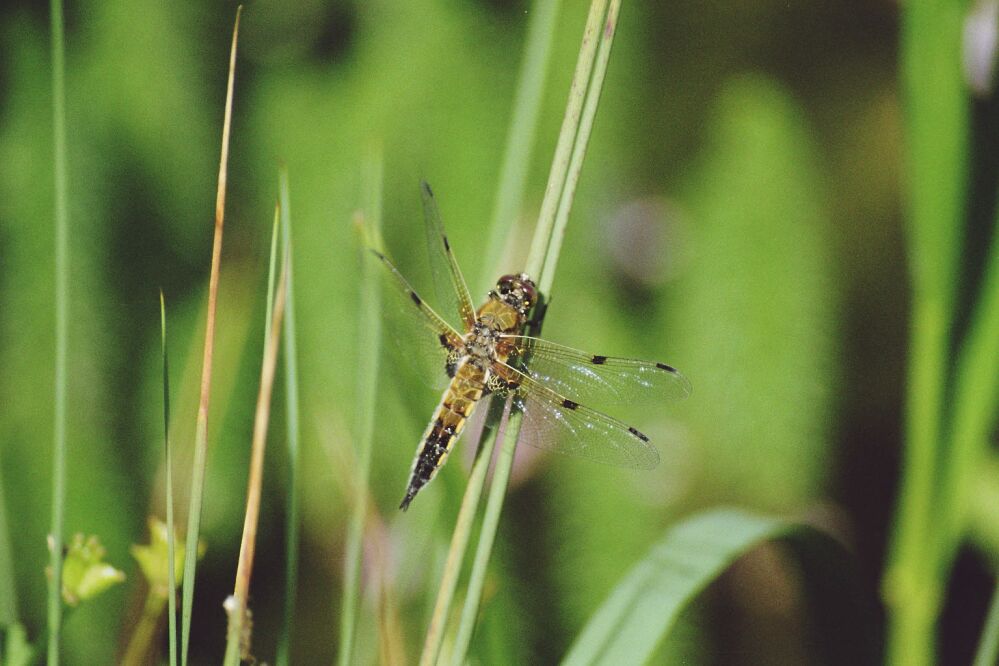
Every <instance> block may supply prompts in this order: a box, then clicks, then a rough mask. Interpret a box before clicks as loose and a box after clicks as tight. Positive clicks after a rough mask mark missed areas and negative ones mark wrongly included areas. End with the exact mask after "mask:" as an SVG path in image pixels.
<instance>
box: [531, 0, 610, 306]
mask: <svg viewBox="0 0 999 666" xmlns="http://www.w3.org/2000/svg"><path fill="white" fill-rule="evenodd" d="M620 10H621V2H620V0H611V3H610V7H609V8H608V9H607V17H606V20H605V21H604V24H603V25H604V29H603V32H602V33H601V35H600V39H599V40H598V44H597V52H596V56H595V59H594V66H593V77H592V80H591V81H590V85H589V87H588V88H587V91H586V97H585V99H584V101H583V109H582V113H581V116H580V118H579V130H578V135H577V137H576V142H575V143H574V144H573V146H572V154H571V157H570V158H569V167H568V172H567V174H566V177H565V185H564V186H563V189H562V195H561V197H560V198H559V204H558V209H557V212H556V214H555V225H554V227H553V228H552V237H551V240H550V241H549V243H548V253H547V254H546V255H545V263H544V266H543V269H542V270H541V272H540V273H539V281H538V286H539V288H540V289H541V291H542V293H545V294H547V293H550V292H551V289H552V282H553V280H554V278H555V267H556V266H557V265H558V258H559V254H560V253H561V251H562V240H563V239H564V238H565V228H566V225H567V224H568V222H569V212H570V211H571V210H572V202H573V199H574V198H575V196H576V185H577V184H578V183H579V173H580V171H581V170H582V168H583V158H584V157H585V156H586V147H587V144H588V143H589V138H590V131H591V130H592V129H593V119H594V117H595V116H596V114H597V104H598V103H599V102H600V92H601V90H602V89H603V80H604V75H605V74H606V73H607V63H608V62H609V61H610V53H611V46H613V45H614V32H615V30H616V29H617V16H618V13H619V12H620Z"/></svg>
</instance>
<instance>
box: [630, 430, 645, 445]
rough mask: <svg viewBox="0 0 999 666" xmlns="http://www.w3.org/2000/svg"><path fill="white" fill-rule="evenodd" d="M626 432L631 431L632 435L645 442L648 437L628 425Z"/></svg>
mask: <svg viewBox="0 0 999 666" xmlns="http://www.w3.org/2000/svg"><path fill="white" fill-rule="evenodd" d="M628 432H630V433H631V434H632V435H634V436H635V437H637V438H638V439H640V440H642V441H643V442H647V441H649V438H648V437H646V436H645V435H643V434H642V433H640V432H638V431H637V430H635V429H634V428H631V427H629V428H628Z"/></svg>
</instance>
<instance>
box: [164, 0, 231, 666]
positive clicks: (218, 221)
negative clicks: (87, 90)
mask: <svg viewBox="0 0 999 666" xmlns="http://www.w3.org/2000/svg"><path fill="white" fill-rule="evenodd" d="M242 12H243V6H242V5H240V6H239V7H237V8H236V20H235V23H234V25H233V28H232V46H231V47H230V50H229V78H228V82H227V84H226V98H225V113H224V116H223V118H224V119H223V122H222V150H221V158H220V159H219V179H218V188H217V190H216V195H215V235H214V239H213V241H212V266H211V272H210V275H209V279H208V312H207V316H206V321H205V350H204V356H203V358H202V365H201V397H200V399H199V401H198V420H197V425H196V427H195V434H194V465H193V471H192V474H191V500H190V506H189V509H188V515H187V543H186V552H185V553H184V593H183V597H184V598H183V627H182V632H181V643H182V645H181V653H180V654H181V663H182V664H184V666H186V665H187V654H188V647H189V645H190V640H191V613H192V611H193V608H194V580H195V576H196V572H197V566H198V539H199V538H200V536H201V507H202V501H203V494H204V487H205V470H206V468H207V465H208V460H207V459H208V405H209V399H210V397H211V387H212V356H213V354H214V350H215V312H216V309H217V304H218V290H219V265H220V262H221V259H222V229H223V225H224V222H225V193H226V178H227V173H228V164H229V131H230V127H231V124H232V98H233V87H234V82H235V76H236V43H237V40H238V36H239V17H240V15H241V14H242Z"/></svg>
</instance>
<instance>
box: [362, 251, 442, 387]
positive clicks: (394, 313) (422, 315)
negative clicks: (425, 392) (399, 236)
mask: <svg viewBox="0 0 999 666" xmlns="http://www.w3.org/2000/svg"><path fill="white" fill-rule="evenodd" d="M371 256H372V259H371V261H378V262H379V263H380V264H381V266H382V267H383V270H381V280H380V281H381V295H382V309H383V311H384V315H385V323H386V334H387V335H386V342H387V343H388V346H389V347H390V348H391V349H392V353H393V356H395V357H396V358H397V359H400V360H402V361H403V362H404V363H405V364H406V365H409V366H410V367H411V368H412V369H413V371H414V372H415V373H416V374H417V376H418V377H419V378H420V380H421V381H422V382H423V383H424V384H426V385H428V386H430V387H431V388H442V387H443V386H445V385H446V384H447V383H448V381H449V379H450V375H451V374H453V367H454V364H455V363H456V362H457V361H458V359H459V358H460V353H459V351H458V350H460V349H461V348H462V341H461V336H460V335H458V332H457V331H455V330H454V329H453V328H451V325H450V324H448V323H447V322H446V321H444V320H443V319H442V318H441V317H440V316H439V315H438V314H437V313H436V312H434V311H433V309H432V308H431V307H430V306H429V305H427V303H426V301H424V300H423V299H422V298H420V296H419V295H418V294H417V293H416V291H415V290H413V288H412V287H411V286H410V285H409V282H407V281H406V278H404V277H403V276H402V273H400V272H399V269H397V268H396V267H395V266H393V265H392V262H391V261H389V260H388V258H387V257H386V256H385V255H383V254H382V253H380V252H378V251H377V250H371Z"/></svg>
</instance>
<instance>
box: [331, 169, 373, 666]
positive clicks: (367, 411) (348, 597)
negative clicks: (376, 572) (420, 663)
mask: <svg viewBox="0 0 999 666" xmlns="http://www.w3.org/2000/svg"><path fill="white" fill-rule="evenodd" d="M364 172H365V173H364V190H365V192H364V204H363V205H364V216H365V218H366V225H367V226H366V228H365V229H364V232H365V234H366V235H367V238H368V239H370V240H372V241H374V242H377V240H376V239H380V238H381V223H382V222H381V217H382V214H381V209H382V160H381V153H380V151H375V154H374V155H372V156H370V157H369V158H368V159H367V161H366V164H365V169H364ZM378 268H380V267H378V266H376V265H375V264H374V262H371V261H362V262H361V301H360V303H361V309H360V314H359V317H358V323H359V326H360V334H359V336H358V340H359V343H358V344H359V348H358V367H357V403H356V404H357V414H356V417H355V418H356V420H355V428H356V437H355V441H356V442H357V450H356V451H355V456H356V460H357V466H356V472H357V473H356V475H355V476H354V483H353V488H352V491H353V496H354V497H353V503H352V506H351V513H350V522H349V523H348V526H347V545H346V553H345V560H346V561H345V565H344V581H343V599H342V601H341V605H340V645H339V648H338V650H337V663H339V664H342V665H344V666H346V665H347V664H352V663H354V661H355V660H354V656H353V652H354V642H355V637H354V635H355V633H356V627H357V618H358V615H359V613H360V602H359V598H360V590H361V558H362V555H363V545H364V543H363V539H364V524H365V522H366V518H367V515H368V502H369V499H368V480H369V479H368V477H369V476H370V473H371V447H372V441H373V440H374V430H375V409H376V407H377V395H376V391H377V388H378V360H379V355H378V354H379V349H380V347H381V306H380V300H379V286H378V276H377V274H376V273H375V271H376V270H377V269H378Z"/></svg>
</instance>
